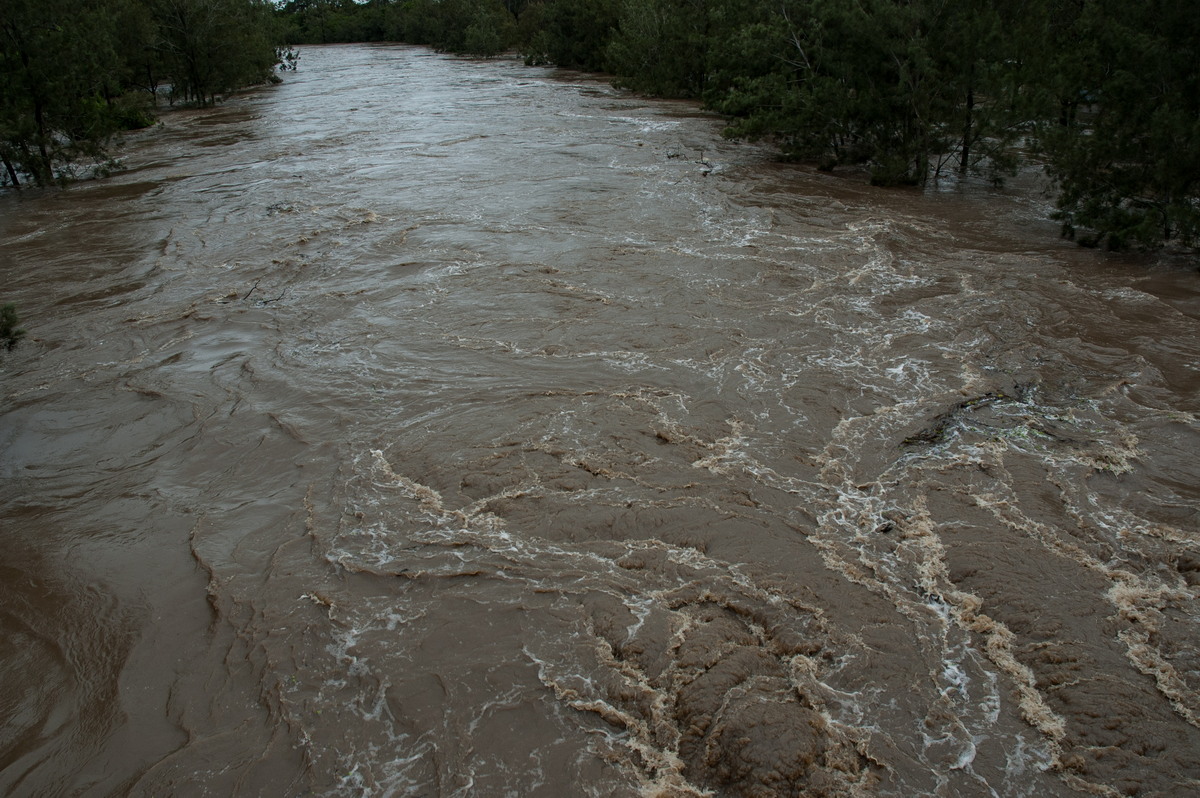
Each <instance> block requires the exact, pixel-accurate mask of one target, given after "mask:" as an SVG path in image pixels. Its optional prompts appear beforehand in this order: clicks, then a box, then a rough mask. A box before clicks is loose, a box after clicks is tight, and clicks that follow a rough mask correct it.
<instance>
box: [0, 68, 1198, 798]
mask: <svg viewBox="0 0 1200 798" xmlns="http://www.w3.org/2000/svg"><path fill="white" fill-rule="evenodd" d="M123 157H124V159H125V162H126V165H127V166H128V167H129V168H128V169H127V171H124V172H122V173H120V174H118V175H117V176H115V177H112V178H110V179H107V180H103V181H96V182H90V183H83V184H78V185H76V186H74V187H72V188H70V189H68V190H65V191H52V192H39V191H26V192H24V193H22V194H16V193H10V194H9V195H8V196H4V197H0V235H2V238H0V274H2V275H3V280H4V283H3V285H4V288H3V290H2V295H0V299H2V300H3V301H6V302H16V303H17V304H18V306H19V310H20V312H21V315H22V317H23V318H24V319H25V326H26V327H27V328H28V329H29V338H28V339H27V340H25V341H24V342H22V343H21V344H20V345H19V346H18V347H17V348H16V349H15V350H13V351H12V352H11V353H8V354H5V355H3V356H2V360H0V378H2V379H3V391H4V400H3V401H4V403H3V406H2V407H0V413H2V414H0V447H2V448H0V479H2V480H3V482H2V491H3V492H2V494H0V513H2V515H0V518H2V523H3V528H2V531H0V551H2V555H0V557H2V559H0V577H2V578H0V628H2V630H3V634H2V636H0V792H3V793H4V794H8V795H21V796H44V795H88V796H101V795H124V794H131V795H138V796H141V795H180V796H193V795H197V796H198V795H212V796H228V795H247V796H248V795H264V796H284V795H287V796H300V795H321V796H326V795H328V796H342V795H364V796H388V795H396V796H409V795H411V796H419V795H425V796H505V795H512V796H555V797H561V796H575V795H579V796H637V795H643V796H701V795H713V796H776V795H778V796H801V795H802V796H847V795H865V796H875V795H880V796H900V797H904V798H907V797H909V796H916V795H940V796H975V795H979V796H1050V795H1073V794H1080V793H1082V794H1094V795H1134V794H1136V795H1145V796H1150V795H1155V796H1175V795H1180V796H1182V795H1190V794H1194V793H1195V792H1196V791H1197V790H1200V728H1197V727H1198V725H1200V628H1198V625H1197V624H1198V621H1200V600H1198V599H1200V465H1198V463H1197V454H1198V453H1200V423H1198V422H1197V417H1196V413H1197V412H1198V411H1200V336H1198V333H1200V283H1197V278H1196V275H1195V273H1194V272H1191V271H1188V270H1187V269H1185V268H1183V264H1182V263H1180V262H1173V261H1171V260H1170V259H1161V260H1157V261H1150V260H1146V259H1136V258H1126V259H1115V258H1113V257H1111V256H1104V255H1101V254H1098V253H1094V252H1087V251H1083V250H1077V249H1075V248H1073V247H1072V246H1070V245H1068V244H1065V243H1062V242H1059V241H1058V240H1057V239H1056V238H1055V228H1054V225H1053V224H1052V223H1050V222H1049V221H1047V219H1046V208H1045V200H1044V199H1043V198H1042V197H1040V196H1039V195H1038V194H1037V193H1036V191H1034V190H1032V189H1030V188H1029V187H1023V188H1019V189H1012V190H1010V191H1008V192H1001V193H996V192H990V191H988V190H986V189H982V188H978V187H970V186H966V187H964V186H956V187H953V188H952V189H951V190H948V191H946V192H941V193H939V192H936V191H932V192H928V193H926V194H925V195H920V194H917V193H914V192H910V191H882V190H878V189H870V188H867V187H865V186H863V185H861V184H860V183H858V182H856V181H855V180H852V179H847V178H841V177H832V176H828V175H822V174H819V173H815V172H812V171H810V170H806V169H801V168H796V167H788V166H781V165H779V164H775V163H773V162H772V161H771V160H770V157H769V153H768V152H767V151H765V150H762V149H760V148H756V147H753V146H749V145H740V144H734V143H729V142H725V141H723V140H722V139H721V137H720V123H719V121H718V120H716V119H714V118H712V117H709V116H706V115H704V114H701V113H698V112H697V111H696V110H695V109H694V108H693V107H692V106H689V105H685V104H679V103H667V102H653V101H646V100H642V99H638V98H635V97H632V96H629V95H626V94H623V93H620V92H617V91H614V90H612V89H610V88H609V87H608V86H607V85H606V84H604V83H603V82H600V81H598V80H594V79H592V78H588V77H584V76H579V75H573V74H566V73H561V72H555V71H551V70H542V69H529V68H525V67H522V66H520V65H519V64H517V63H515V62H509V61H496V62H472V61H466V60H459V59H453V58H449V57H443V56H439V55H435V54H432V53H430V52H428V51H425V50H421V49H417V48H406V47H394V46H375V47H367V46H344V47H327V48H316V47H314V48H308V49H306V50H305V52H304V55H303V61H302V68H301V71H300V72H298V73H296V74H294V75H293V74H289V75H288V76H287V78H286V81H285V83H284V84H283V85H280V86H277V87H273V88H268V89H263V90H260V91H256V92H252V93H250V94H247V95H243V96H240V97H238V98H236V99H233V100H230V101H228V102H226V103H225V104H224V105H222V106H220V107H218V108H216V109H210V110H199V111H179V112H174V113H171V114H169V115H168V116H167V117H166V123H165V124H164V125H162V126H160V127H158V128H156V129H154V130H151V131H147V132H143V133H140V134H137V135H135V136H133V137H131V139H130V140H129V142H128V144H127V146H126V147H125V149H124V151H123Z"/></svg>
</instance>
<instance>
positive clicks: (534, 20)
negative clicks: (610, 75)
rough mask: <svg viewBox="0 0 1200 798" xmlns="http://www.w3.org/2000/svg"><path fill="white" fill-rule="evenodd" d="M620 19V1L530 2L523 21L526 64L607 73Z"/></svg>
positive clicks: (533, 0) (538, 0) (542, 0)
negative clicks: (613, 38)
mask: <svg viewBox="0 0 1200 798" xmlns="http://www.w3.org/2000/svg"><path fill="white" fill-rule="evenodd" d="M619 18H620V4H619V0H530V2H529V3H528V4H527V5H526V6H525V9H524V11H523V12H522V14H521V19H520V34H521V35H520V40H521V46H520V49H521V53H522V54H523V55H524V56H525V63H527V64H531V65H532V64H554V65H556V66H560V67H566V68H567V69H584V70H590V71H593V72H603V71H605V70H606V69H607V67H608V44H609V41H610V40H611V38H612V35H613V32H614V31H615V30H616V29H617V25H618V20H619Z"/></svg>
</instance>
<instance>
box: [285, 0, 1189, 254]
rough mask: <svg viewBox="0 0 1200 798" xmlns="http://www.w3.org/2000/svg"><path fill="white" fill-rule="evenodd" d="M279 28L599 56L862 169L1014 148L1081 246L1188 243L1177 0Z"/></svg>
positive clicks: (403, 12) (629, 80) (703, 4)
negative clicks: (1043, 178) (1042, 178)
mask: <svg viewBox="0 0 1200 798" xmlns="http://www.w3.org/2000/svg"><path fill="white" fill-rule="evenodd" d="M279 14H280V17H281V19H282V20H283V21H284V22H285V23H286V28H285V35H286V36H287V37H288V39H289V41H291V42H293V43H319V42H342V41H403V42H409V43H414V44H428V45H431V46H433V47H436V48H438V49H441V50H446V51H451V52H457V53H463V54H472V55H481V56H489V55H496V54H499V53H501V52H505V51H510V50H517V51H519V52H520V53H521V54H522V55H523V56H524V58H525V60H526V62H527V63H530V64H553V65H557V66H562V67H569V68H576V69H584V70H593V71H602V72H608V73H611V74H612V75H614V76H615V79H616V82H617V83H618V85H621V86H624V87H627V88H629V89H632V90H634V91H638V92H643V93H646V94H652V95H658V96H664V97H685V98H695V99H698V100H700V101H702V102H703V103H704V104H705V105H707V106H708V107H709V108H711V109H713V110H715V111H718V112H720V113H722V114H724V115H725V116H726V117H727V118H728V119H729V127H728V134H729V135H730V136H733V137H738V138H766V139H769V140H772V141H775V142H776V143H777V144H778V145H779V148H780V150H781V152H782V154H783V155H784V156H785V157H787V158H790V159H796V160H803V161H808V162H812V163H815V164H817V165H819V166H820V167H821V168H825V169H833V168H837V167H842V166H855V167H858V168H861V169H865V170H866V172H867V173H868V174H869V175H870V178H871V180H872V181H873V182H875V183H877V184H880V185H921V184H924V183H925V182H926V181H928V180H930V179H935V178H937V177H939V176H942V175H952V174H958V175H963V174H967V173H977V174H983V175H985V176H987V177H989V178H991V179H994V180H996V181H1000V180H1002V179H1003V178H1004V177H1005V176H1006V175H1009V174H1011V173H1012V172H1013V171H1014V170H1015V169H1016V168H1017V167H1018V165H1019V164H1020V163H1022V162H1023V161H1025V160H1028V159H1032V160H1034V161H1035V162H1037V163H1040V164H1043V165H1044V166H1045V168H1046V170H1047V172H1048V173H1049V174H1050V175H1051V177H1053V178H1054V179H1055V181H1056V184H1057V189H1058V192H1059V195H1058V196H1059V199H1058V207H1059V211H1058V214H1059V218H1060V220H1061V221H1062V223H1063V231H1064V233H1065V234H1067V235H1069V236H1072V237H1075V238H1077V240H1079V241H1080V243H1084V244H1088V245H1098V244H1103V245H1105V246H1108V247H1110V248H1114V249H1119V248H1124V247H1127V246H1137V247H1155V246H1159V245H1161V244H1163V243H1164V242H1167V241H1172V240H1174V241H1179V242H1181V243H1183V244H1184V245H1185V246H1194V245H1196V244H1197V243H1200V14H1197V13H1196V9H1195V5H1194V3H1192V2H1190V0H1144V2H1138V3H1131V2H1128V1H1127V0H991V1H988V0H957V1H954V2H952V1H951V0H366V2H356V1H355V0H291V2H288V3H286V4H285V5H284V6H283V7H282V8H281V9H280V11H279Z"/></svg>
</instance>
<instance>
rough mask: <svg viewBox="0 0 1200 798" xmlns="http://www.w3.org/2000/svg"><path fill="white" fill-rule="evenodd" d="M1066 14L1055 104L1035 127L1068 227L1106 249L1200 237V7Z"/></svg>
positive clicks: (1107, 1) (1088, 9)
mask: <svg viewBox="0 0 1200 798" xmlns="http://www.w3.org/2000/svg"><path fill="white" fill-rule="evenodd" d="M1074 11H1075V13H1074V14H1073V18H1071V19H1069V23H1070V25H1069V27H1066V26H1060V27H1058V28H1055V29H1052V31H1051V32H1052V33H1053V34H1054V35H1056V36H1058V37H1059V40H1058V41H1057V42H1055V41H1054V40H1051V43H1053V44H1058V45H1059V46H1060V49H1059V53H1060V54H1061V55H1060V58H1059V59H1058V63H1057V67H1058V69H1057V70H1056V71H1057V74H1059V75H1060V76H1061V77H1060V78H1059V80H1060V81H1061V83H1060V84H1059V91H1058V94H1059V97H1060V102H1059V107H1060V110H1061V112H1060V113H1059V114H1058V115H1057V116H1055V117H1050V118H1047V119H1046V120H1045V121H1044V123H1043V124H1042V125H1041V129H1040V141H1041V144H1042V147H1043V151H1044V153H1045V155H1046V158H1047V166H1048V169H1049V171H1050V174H1051V175H1052V176H1053V177H1054V178H1055V179H1056V180H1057V182H1058V186H1059V189H1060V193H1059V197H1058V208H1059V214H1058V215H1059V219H1060V220H1061V221H1062V223H1063V232H1064V234H1066V235H1068V236H1071V237H1077V238H1078V240H1079V241H1080V242H1081V243H1083V244H1087V245H1092V246H1095V245H1098V244H1104V245H1105V246H1107V247H1109V248H1111V249H1121V248H1124V247H1127V246H1138V247H1143V248H1150V247H1156V246H1159V245H1161V244H1162V243H1164V242H1166V241H1171V240H1179V241H1181V242H1182V243H1184V244H1185V245H1189V246H1191V245H1196V244H1197V243H1200V15H1197V14H1196V10H1195V8H1194V7H1192V5H1191V4H1189V3H1180V2H1177V0H1147V1H1146V2H1144V3H1123V2H1117V1H1116V0H1089V2H1087V3H1080V4H1077V5H1076V8H1075V9H1074ZM1067 36H1070V37H1071V40H1070V43H1071V45H1072V46H1071V47H1062V46H1061V45H1062V44H1063V40H1064V39H1066V37H1067Z"/></svg>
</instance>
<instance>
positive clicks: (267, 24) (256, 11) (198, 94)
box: [151, 0, 276, 104]
mask: <svg viewBox="0 0 1200 798" xmlns="http://www.w3.org/2000/svg"><path fill="white" fill-rule="evenodd" d="M151 10H152V13H153V15H154V19H155V21H156V22H157V23H158V28H159V35H160V37H161V45H160V46H161V50H162V54H163V59H164V61H165V63H166V65H167V68H168V70H169V72H170V74H171V76H172V79H173V84H174V85H173V87H172V92H173V94H175V95H176V96H179V97H182V98H183V99H185V100H192V101H195V102H198V103H201V104H208V103H211V102H215V100H216V95H217V94H221V93H225V92H229V91H232V90H233V89H236V88H237V87H239V86H245V85H247V84H252V83H261V82H263V81H264V80H266V79H267V78H268V77H269V76H270V74H271V69H272V67H273V66H274V65H275V63H276V55H275V44H276V41H275V39H274V36H273V30H272V20H271V5H270V3H269V2H267V1H266V0H152V5H151Z"/></svg>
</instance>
